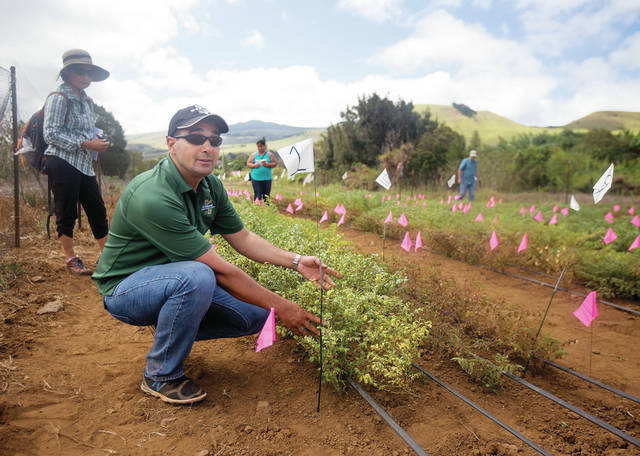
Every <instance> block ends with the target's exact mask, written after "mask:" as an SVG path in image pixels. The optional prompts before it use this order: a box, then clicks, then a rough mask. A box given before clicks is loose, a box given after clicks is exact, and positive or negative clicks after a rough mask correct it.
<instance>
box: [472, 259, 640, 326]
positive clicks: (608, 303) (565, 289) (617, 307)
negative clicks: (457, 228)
mask: <svg viewBox="0 0 640 456" xmlns="http://www.w3.org/2000/svg"><path fill="white" fill-rule="evenodd" d="M485 268H486V269H487V270H489V271H493V272H498V273H500V274H504V275H507V276H511V277H515V278H516V279H522V280H528V281H529V282H533V283H537V284H538V285H543V286H545V287H549V288H554V287H555V285H552V284H550V283H547V282H543V281H541V280H536V279H532V278H531V277H525V276H521V275H519V274H513V273H511V272H506V271H498V270H497V269H491V268H487V267H486V266H485ZM558 290H560V291H565V292H567V293H569V294H572V295H574V296H581V297H583V298H584V297H586V296H587V295H585V294H583V293H578V292H577V291H572V290H569V289H568V288H562V287H558ZM596 301H598V302H599V303H602V304H604V305H607V306H611V307H613V308H614V309H618V310H621V311H623V312H628V313H631V314H634V315H640V311H638V310H635V309H630V308H628V307H624V306H621V305H619V304H614V303H612V302H609V301H604V300H602V299H596Z"/></svg>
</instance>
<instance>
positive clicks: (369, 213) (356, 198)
mask: <svg viewBox="0 0 640 456" xmlns="http://www.w3.org/2000/svg"><path fill="white" fill-rule="evenodd" d="M282 184H283V183H282ZM282 184H281V186H280V191H281V192H282V194H283V199H282V200H280V201H278V202H277V204H278V206H279V207H280V208H281V209H283V208H285V207H286V206H287V204H289V203H290V202H291V201H293V200H294V199H295V198H297V197H298V196H299V190H300V187H299V185H295V184H287V185H282ZM312 191H313V189H311V188H310V187H307V188H305V189H304V193H305V195H306V196H303V200H304V201H305V206H304V209H303V210H302V211H300V212H296V214H295V215H296V216H300V215H302V216H307V217H312V218H315V216H316V214H315V212H316V209H315V199H314V198H313V193H312ZM318 193H320V196H319V197H318V212H319V214H322V213H323V212H324V211H325V210H327V211H328V215H329V223H335V222H336V221H337V220H338V219H339V217H340V215H338V214H335V213H334V212H333V209H334V208H335V205H336V204H339V203H340V204H344V206H345V207H346V209H347V217H346V223H347V224H348V225H351V226H354V227H356V228H358V229H361V230H365V231H369V232H373V233H377V234H380V235H382V232H383V223H382V221H383V220H384V219H385V218H386V216H387V214H388V213H389V211H392V212H393V217H394V222H393V223H390V224H387V226H386V236H387V238H388V239H397V240H399V239H402V237H403V236H404V233H405V232H406V231H407V230H409V231H410V233H411V235H412V237H413V238H414V239H415V235H416V234H417V232H418V231H421V234H422V240H423V243H424V245H425V246H426V247H427V248H430V249H432V250H436V251H439V252H441V253H443V254H445V255H447V256H450V257H452V258H455V259H459V260H461V261H466V262H469V263H472V264H484V265H487V266H491V267H493V268H497V269H501V268H504V267H505V266H516V267H521V268H525V269H531V270H536V271H540V272H544V273H548V274H554V275H557V274H559V272H560V271H561V270H562V267H563V266H565V265H566V266H567V273H566V277H567V279H568V280H575V281H578V282H580V283H582V284H583V285H584V286H585V287H588V288H590V289H595V290H597V291H598V294H599V295H600V296H603V297H613V296H616V297H620V298H627V299H636V300H637V299H640V249H637V250H634V251H631V252H629V251H628V250H627V249H628V247H629V245H630V244H631V243H632V242H633V240H634V239H635V238H636V236H638V235H639V234H640V229H638V228H637V227H636V226H634V225H632V224H631V223H629V222H630V220H631V217H632V216H631V215H629V214H628V212H627V210H628V209H629V207H630V206H631V205H632V204H631V203H629V204H626V205H623V207H622V210H621V211H619V212H617V213H615V214H614V223H613V224H609V223H607V222H606V221H605V220H604V215H605V214H606V213H607V212H609V211H612V204H611V203H609V204H607V203H605V202H604V201H603V202H601V203H600V204H599V205H597V206H596V205H593V204H592V203H591V204H588V203H583V204H582V208H581V210H580V211H579V212H575V211H570V213H569V215H567V216H565V215H562V214H560V213H558V214H557V216H558V223H557V225H552V226H550V225H548V222H549V220H550V218H551V216H552V214H553V212H552V208H553V206H554V205H555V204H557V203H558V202H559V201H554V200H547V201H545V200H544V199H543V197H542V196H540V197H539V198H537V200H534V201H532V200H529V201H527V202H523V201H518V200H516V199H515V198H513V199H512V198H511V197H510V196H507V195H505V196H504V202H503V203H498V204H496V206H495V207H492V208H487V207H486V202H487V200H488V199H489V197H490V196H491V195H490V194H489V193H488V192H480V193H479V194H478V195H476V201H475V202H474V203H473V206H472V209H471V210H470V211H469V212H467V213H466V214H462V212H461V211H457V212H456V213H452V212H451V205H448V204H446V199H447V195H446V194H444V193H443V194H440V195H436V194H430V195H428V196H427V197H426V199H425V200H419V204H418V205H417V206H414V204H415V202H414V200H413V199H411V200H410V201H409V202H408V206H407V207H405V206H404V203H405V202H407V201H406V197H407V196H408V195H415V194H416V193H415V192H410V193H408V192H407V191H405V192H404V193H403V194H402V197H401V202H402V205H401V206H398V205H397V203H396V201H397V200H396V192H394V191H390V192H363V191H359V190H347V189H345V188H343V187H342V186H339V185H332V186H328V187H322V188H319V189H318ZM365 195H371V197H366V196H365ZM382 195H390V196H392V201H390V202H388V201H385V202H384V203H383V202H382V201H381V199H382V198H381V196H382ZM443 197H444V199H445V204H440V201H441V199H442V198H443ZM500 197H502V196H501V195H497V194H496V195H495V199H496V200H498V199H499V198H500ZM424 201H426V206H424V207H423V205H422V203H423V202H424ZM465 203H466V201H465ZM532 204H535V205H536V211H535V212H537V211H538V210H540V211H542V213H543V216H544V221H543V222H536V221H535V220H533V215H534V214H535V213H534V214H532V213H530V212H529V208H530V206H531V205H532ZM523 206H524V207H525V208H526V212H525V215H521V214H520V209H521V207H523ZM566 206H567V205H561V206H560V207H566ZM635 209H636V211H637V212H640V205H638V204H636V205H635ZM402 212H404V213H405V215H406V216H407V218H408V219H409V225H408V227H407V228H404V227H402V226H400V225H399V224H398V223H397V219H398V217H399V215H400V213H402ZM479 212H481V213H482V214H483V217H484V221H483V222H475V221H474V219H475V217H476V216H477V214H478V213H479ZM609 227H612V228H613V230H614V231H615V232H616V234H617V236H618V239H617V240H615V241H614V242H612V243H611V244H609V245H605V244H604V242H603V240H602V239H603V237H604V234H605V233H606V231H607V229H608V228H609ZM493 231H495V232H496V234H497V236H498V240H499V246H498V248H497V249H495V250H494V251H491V250H490V249H489V237H490V236H491V233H492V232H493ZM524 233H527V235H528V244H529V246H528V249H527V250H525V251H523V252H521V253H520V254H518V253H516V252H517V249H518V246H519V244H520V241H521V239H522V236H523V234H524Z"/></svg>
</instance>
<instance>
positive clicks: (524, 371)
mask: <svg viewBox="0 0 640 456" xmlns="http://www.w3.org/2000/svg"><path fill="white" fill-rule="evenodd" d="M566 270H567V265H565V266H564V268H562V272H561V273H560V277H558V281H557V282H556V286H555V287H554V288H553V293H551V299H549V304H547V310H545V312H544V316H543V317H542V321H541V322H540V327H539V328H538V332H537V333H536V337H535V338H534V339H533V343H532V344H531V352H529V357H528V358H527V364H526V365H525V366H524V370H523V371H522V378H524V376H525V375H527V369H529V362H530V361H531V356H533V349H534V348H535V346H536V341H537V340H538V336H539V335H540V331H542V325H544V321H545V320H546V318H547V314H548V313H549V307H551V302H552V301H553V297H554V296H555V295H556V291H558V286H560V282H561V281H562V277H563V276H564V273H565V271H566Z"/></svg>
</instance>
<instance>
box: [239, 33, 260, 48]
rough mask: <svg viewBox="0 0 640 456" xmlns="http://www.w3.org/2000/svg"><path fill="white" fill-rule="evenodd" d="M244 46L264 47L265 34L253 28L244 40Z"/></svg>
mask: <svg viewBox="0 0 640 456" xmlns="http://www.w3.org/2000/svg"><path fill="white" fill-rule="evenodd" d="M242 45H243V46H244V47H254V48H256V49H262V48H263V47H264V36H262V33H260V32H259V31H258V30H252V31H251V34H250V35H249V36H248V37H247V38H245V39H244V41H242Z"/></svg>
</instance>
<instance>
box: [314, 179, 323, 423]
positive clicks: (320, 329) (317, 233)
mask: <svg viewBox="0 0 640 456" xmlns="http://www.w3.org/2000/svg"><path fill="white" fill-rule="evenodd" d="M313 174H314V179H313V193H314V196H315V200H316V235H317V242H318V252H320V223H319V219H318V184H317V182H316V179H315V173H313ZM318 260H319V263H320V264H319V268H320V326H319V327H318V330H319V331H320V375H319V377H318V405H317V406H316V413H320V395H321V393H322V368H323V360H322V324H323V320H322V314H323V310H324V309H323V307H324V306H323V303H324V276H323V275H322V260H321V259H320V258H318Z"/></svg>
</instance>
